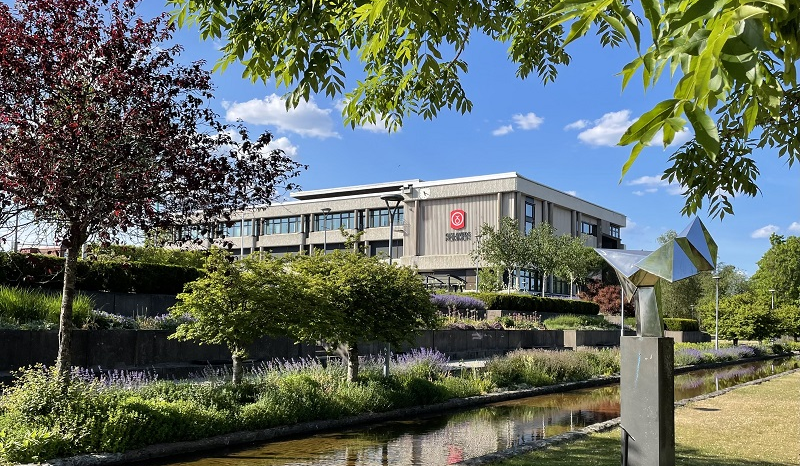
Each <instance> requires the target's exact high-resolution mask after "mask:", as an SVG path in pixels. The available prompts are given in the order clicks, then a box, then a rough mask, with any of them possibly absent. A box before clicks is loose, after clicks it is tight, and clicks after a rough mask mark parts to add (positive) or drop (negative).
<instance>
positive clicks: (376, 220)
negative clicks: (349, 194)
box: [176, 207, 403, 239]
mask: <svg viewBox="0 0 800 466" xmlns="http://www.w3.org/2000/svg"><path fill="white" fill-rule="evenodd" d="M394 215H395V218H394V223H395V225H401V224H402V223H403V209H402V207H401V208H399V209H397V210H396V211H395V214H394ZM356 220H358V225H357V226H356ZM367 223H368V226H367V228H378V227H388V226H389V209H373V210H370V211H369V217H368V222H367ZM340 227H342V228H344V229H346V230H352V229H355V228H359V229H363V228H364V227H365V226H364V213H363V212H360V211H359V212H358V218H357V219H356V215H355V212H352V211H350V212H331V213H328V214H327V215H326V214H315V215H314V227H313V228H314V230H315V231H326V230H338V229H339V228H340ZM301 231H302V228H301V217H300V216H299V215H295V216H292V217H279V218H263V219H260V220H253V219H249V220H244V222H242V221H241V220H237V221H235V222H233V223H231V224H229V225H225V224H220V226H219V227H218V230H217V231H216V232H215V233H216V235H214V236H220V235H224V236H225V237H226V238H236V237H240V236H253V235H256V236H263V235H281V234H289V233H299V232H301ZM209 233H210V231H209V230H208V227H206V226H201V225H187V226H184V227H181V228H180V229H179V230H178V232H177V235H176V237H178V238H190V239H198V238H206V237H209V236H210V235H209Z"/></svg>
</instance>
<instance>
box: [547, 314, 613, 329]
mask: <svg viewBox="0 0 800 466" xmlns="http://www.w3.org/2000/svg"><path fill="white" fill-rule="evenodd" d="M544 326H545V327H546V328H547V329H548V330H612V329H618V328H619V327H618V326H617V325H614V324H612V323H611V322H608V321H607V320H606V319H604V318H603V317H602V316H585V315H574V314H564V315H560V316H556V317H551V318H549V319H545V320H544Z"/></svg>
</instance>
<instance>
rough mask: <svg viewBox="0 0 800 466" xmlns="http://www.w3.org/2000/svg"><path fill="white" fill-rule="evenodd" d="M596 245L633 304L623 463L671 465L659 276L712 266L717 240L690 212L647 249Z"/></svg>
mask: <svg viewBox="0 0 800 466" xmlns="http://www.w3.org/2000/svg"><path fill="white" fill-rule="evenodd" d="M596 251H597V253H598V254H600V255H601V256H602V257H603V259H605V261H606V262H608V264H609V265H611V267H613V268H614V271H615V272H616V273H617V277H618V278H619V281H620V284H621V285H622V286H623V287H624V288H625V296H627V297H628V300H631V299H635V305H636V336H635V337H622V341H621V342H620V349H621V350H620V353H621V356H620V358H621V372H622V373H621V377H620V378H621V380H620V402H621V403H620V405H621V406H620V410H621V417H622V423H621V428H622V450H623V451H622V458H623V466H631V465H632V466H674V464H675V412H674V407H673V393H674V385H673V384H674V374H673V368H674V364H673V346H674V342H673V341H672V339H671V338H664V323H663V319H662V316H661V310H660V304H661V303H660V301H661V293H660V287H659V279H662V278H663V279H664V280H667V281H668V282H670V283H671V282H675V281H678V280H682V279H684V278H688V277H691V276H692V275H695V274H697V273H699V272H703V271H708V270H714V269H715V268H716V266H717V245H716V243H715V242H714V240H713V239H712V238H711V235H710V234H709V233H708V230H707V229H706V227H705V226H704V225H703V223H702V222H701V221H700V220H699V219H697V218H696V219H694V220H693V221H692V223H690V224H689V226H688V227H686V229H685V230H683V231H682V232H681V233H680V234H679V235H678V236H677V237H676V238H675V239H674V240H672V241H670V242H669V243H667V244H664V245H663V246H661V247H660V248H658V249H657V250H655V251H653V252H650V251H625V250H619V249H596Z"/></svg>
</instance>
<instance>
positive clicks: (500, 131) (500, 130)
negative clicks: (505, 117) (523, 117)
mask: <svg viewBox="0 0 800 466" xmlns="http://www.w3.org/2000/svg"><path fill="white" fill-rule="evenodd" d="M512 132H514V127H513V126H511V125H505V126H501V127H499V128H497V129H496V130H494V131H492V136H505V135H506V134H508V133H512Z"/></svg>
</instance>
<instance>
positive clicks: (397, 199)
mask: <svg viewBox="0 0 800 466" xmlns="http://www.w3.org/2000/svg"><path fill="white" fill-rule="evenodd" d="M381 199H383V202H385V203H386V209H387V210H388V211H389V265H392V259H393V258H394V244H393V243H394V216H395V214H396V213H397V210H398V208H399V207H400V203H401V202H402V201H403V199H404V198H403V195H402V194H387V195H385V196H381ZM390 353H391V346H390V345H389V343H387V344H386V353H385V354H384V355H383V376H384V377H389V359H390Z"/></svg>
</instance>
